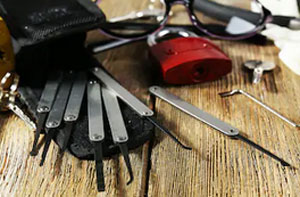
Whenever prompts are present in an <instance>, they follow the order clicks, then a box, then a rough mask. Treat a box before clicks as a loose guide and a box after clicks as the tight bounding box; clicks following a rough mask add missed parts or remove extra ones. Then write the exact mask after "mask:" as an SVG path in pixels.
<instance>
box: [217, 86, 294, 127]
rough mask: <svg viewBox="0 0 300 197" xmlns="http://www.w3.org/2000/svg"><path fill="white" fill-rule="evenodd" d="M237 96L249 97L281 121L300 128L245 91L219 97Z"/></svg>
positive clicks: (237, 90) (232, 92) (227, 93)
mask: <svg viewBox="0 0 300 197" xmlns="http://www.w3.org/2000/svg"><path fill="white" fill-rule="evenodd" d="M235 94H242V95H244V96H246V97H248V98H249V99H251V100H252V101H254V102H255V103H257V104H259V105H260V106H262V107H263V108H265V109H266V110H268V111H269V112H271V113H273V114H274V115H275V116H277V117H279V118H280V119H281V120H284V121H285V122H287V123H289V124H290V125H292V126H293V127H297V128H300V124H297V123H295V122H293V121H291V120H289V119H288V118H286V117H284V116H283V115H281V114H280V113H278V112H277V111H275V110H274V109H272V108H271V107H269V106H267V105H266V104H264V103H263V102H261V101H259V100H258V99H256V98H255V97H254V96H252V95H251V94H249V93H247V92H245V91H243V90H240V89H236V90H232V91H229V92H222V93H219V95H220V96H221V97H228V96H233V95H235Z"/></svg>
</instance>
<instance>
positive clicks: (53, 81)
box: [30, 72, 62, 156]
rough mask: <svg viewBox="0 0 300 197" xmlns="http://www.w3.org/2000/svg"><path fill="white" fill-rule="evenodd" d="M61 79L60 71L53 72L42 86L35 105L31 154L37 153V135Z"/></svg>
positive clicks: (39, 133) (38, 135)
mask: <svg viewBox="0 0 300 197" xmlns="http://www.w3.org/2000/svg"><path fill="white" fill-rule="evenodd" d="M61 80H62V73H61V72H58V73H54V74H52V75H50V76H49V79H48V81H47V82H46V85H45V87H44V90H43V93H42V95H41V98H40V101H39V104H38V107H37V112H38V123H37V128H36V130H35V135H34V141H33V146H32V150H31V152H30V154H31V155H32V156H35V155H37V152H38V151H37V143H38V140H39V137H40V135H41V131H42V129H43V128H44V124H45V121H46V118H47V116H48V114H49V112H50V110H51V108H52V105H53V102H54V99H55V96H56V92H57V90H58V87H59V84H60V82H61Z"/></svg>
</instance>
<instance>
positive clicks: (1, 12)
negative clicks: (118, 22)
mask: <svg viewBox="0 0 300 197" xmlns="http://www.w3.org/2000/svg"><path fill="white" fill-rule="evenodd" d="M0 16H1V17H2V18H3V19H4V20H5V22H6V24H7V26H8V28H9V30H10V33H11V35H12V37H13V38H14V39H16V40H17V42H18V44H19V45H20V46H29V45H34V44H37V43H41V42H45V41H48V40H51V39H56V38H59V37H62V36H66V35H70V34H74V33H78V32H86V31H88V30H91V29H94V28H97V27H99V26H100V24H101V23H103V22H104V21H105V16H104V14H103V13H102V11H101V10H100V9H99V8H98V7H97V5H96V4H95V3H93V2H92V1H90V0H27V1H22V0H0Z"/></svg>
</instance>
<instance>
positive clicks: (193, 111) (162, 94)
mask: <svg viewBox="0 0 300 197" xmlns="http://www.w3.org/2000/svg"><path fill="white" fill-rule="evenodd" d="M149 91H150V92H151V93H152V94H153V95H155V96H157V97H158V98H160V99H162V100H164V101H166V102H167V103H169V104H171V105H173V106H174V107H176V108H178V109H180V110H181V111H183V112H185V113H187V114H188V115H190V116H192V117H194V118H196V119H198V120H200V121H202V122H204V123H206V124H208V125H209V126H211V127H213V128H214V129H216V130H218V131H220V132H222V133H223V134H225V135H227V136H230V137H234V138H237V139H240V140H242V141H244V142H246V143H248V144H249V145H251V146H253V147H254V148H256V149H258V150H260V151H262V152H263V153H265V154H267V155H269V156H270V157H272V158H273V159H275V160H277V161H279V162H280V163H281V164H282V165H283V166H290V164H289V163H287V162H286V161H284V160H283V159H281V158H279V157H277V156H276V155H274V154H273V153H271V152H270V151H268V150H266V149H264V148H263V147H261V146H259V145H257V144H255V143H254V142H252V141H250V140H249V139H247V138H246V137H244V136H242V135H240V134H239V130H238V129H236V128H234V127H232V126H230V125H229V124H227V123H225V122H223V121H221V120H219V119H217V118H215V117H213V116H211V115H210V114H208V113H206V112H204V111H202V110H200V109H199V108H197V107H195V106H193V105H191V104H189V103H187V102H185V101H183V100H182V99H180V98H179V97H177V96H175V95H173V94H171V93H169V92H167V91H166V90H164V89H162V88H160V87H158V86H152V87H151V88H150V89H149Z"/></svg>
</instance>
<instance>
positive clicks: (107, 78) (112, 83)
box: [92, 67, 191, 150]
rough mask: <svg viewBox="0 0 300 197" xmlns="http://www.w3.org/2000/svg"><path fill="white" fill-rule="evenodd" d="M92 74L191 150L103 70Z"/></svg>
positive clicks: (134, 108)
mask: <svg viewBox="0 0 300 197" xmlns="http://www.w3.org/2000/svg"><path fill="white" fill-rule="evenodd" d="M92 73H93V74H94V75H95V76H96V77H97V78H98V79H99V80H100V81H101V82H102V83H103V84H104V86H105V87H107V88H108V89H109V90H111V91H112V92H113V93H114V94H115V95H116V96H117V97H118V98H120V99H121V100H123V101H124V102H125V103H126V104H127V105H128V106H130V107H131V108H132V109H133V110H134V111H136V112H137V113H138V114H139V115H140V116H141V117H145V118H146V119H147V120H149V121H150V122H151V123H152V124H153V125H155V126H156V127H157V128H158V129H159V130H161V131H162V132H164V133H165V134H167V135H168V136H170V137H171V138H172V140H173V141H175V142H176V143H178V144H179V145H180V146H181V147H182V148H184V149H188V150H191V148H190V147H188V146H185V145H183V144H182V143H181V142H180V141H179V140H178V139H177V138H176V137H175V136H174V135H173V134H172V133H171V132H170V131H168V130H167V129H166V128H164V127H163V126H162V125H160V124H159V123H158V122H157V121H156V120H155V119H154V118H153V115H154V112H153V111H152V110H151V109H149V108H148V107H147V106H146V105H145V104H144V103H142V102H141V101H140V100H138V99H137V98H136V97H135V96H133V95H132V94H131V93H130V92H129V91H128V90H126V89H125V88H124V87H122V86H121V85H120V84H119V83H118V82H117V81H116V80H115V79H113V78H112V77H111V76H110V75H109V74H107V73H106V71H104V70H103V69H102V68H100V67H96V68H94V69H93V70H92Z"/></svg>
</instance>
